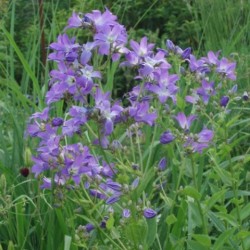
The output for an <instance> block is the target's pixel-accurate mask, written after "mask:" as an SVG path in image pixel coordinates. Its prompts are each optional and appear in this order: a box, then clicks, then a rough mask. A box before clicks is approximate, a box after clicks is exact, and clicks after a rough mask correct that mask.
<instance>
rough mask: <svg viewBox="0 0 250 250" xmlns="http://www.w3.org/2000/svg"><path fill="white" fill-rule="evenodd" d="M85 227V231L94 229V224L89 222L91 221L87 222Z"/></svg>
mask: <svg viewBox="0 0 250 250" xmlns="http://www.w3.org/2000/svg"><path fill="white" fill-rule="evenodd" d="M85 228H86V231H87V232H88V233H89V232H91V231H92V230H94V229H95V226H94V225H93V224H91V223H88V224H87V225H86V226H85Z"/></svg>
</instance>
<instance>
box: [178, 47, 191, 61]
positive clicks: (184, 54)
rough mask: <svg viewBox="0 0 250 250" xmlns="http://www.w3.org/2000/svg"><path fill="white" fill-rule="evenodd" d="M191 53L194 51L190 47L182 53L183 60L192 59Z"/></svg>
mask: <svg viewBox="0 0 250 250" xmlns="http://www.w3.org/2000/svg"><path fill="white" fill-rule="evenodd" d="M191 52H192V49H191V48H190V47H188V48H186V49H185V50H184V51H183V52H182V54H181V57H182V58H183V59H187V58H189V57H190V54H191Z"/></svg>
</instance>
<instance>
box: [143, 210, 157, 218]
mask: <svg viewBox="0 0 250 250" xmlns="http://www.w3.org/2000/svg"><path fill="white" fill-rule="evenodd" d="M143 215H144V217H145V218H146V219H152V218H154V217H155V216H156V215H157V212H156V211H155V210H153V209H152V208H145V209H144V210H143Z"/></svg>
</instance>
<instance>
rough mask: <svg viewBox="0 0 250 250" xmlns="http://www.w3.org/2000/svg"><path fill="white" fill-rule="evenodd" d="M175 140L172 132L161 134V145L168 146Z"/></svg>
mask: <svg viewBox="0 0 250 250" xmlns="http://www.w3.org/2000/svg"><path fill="white" fill-rule="evenodd" d="M174 139H175V137H174V135H173V134H172V133H171V132H170V131H168V130H167V131H165V132H164V133H162V134H161V137H160V142H161V144H168V143H170V142H172V141H173V140H174Z"/></svg>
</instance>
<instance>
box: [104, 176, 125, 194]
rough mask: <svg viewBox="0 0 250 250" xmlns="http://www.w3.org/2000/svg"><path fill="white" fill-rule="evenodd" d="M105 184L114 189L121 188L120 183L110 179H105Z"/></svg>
mask: <svg viewBox="0 0 250 250" xmlns="http://www.w3.org/2000/svg"><path fill="white" fill-rule="evenodd" d="M106 184H107V186H108V187H109V188H111V189H113V190H114V191H121V190H122V185H121V184H120V183H117V182H114V181H112V180H110V179H109V180H107V182H106Z"/></svg>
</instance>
